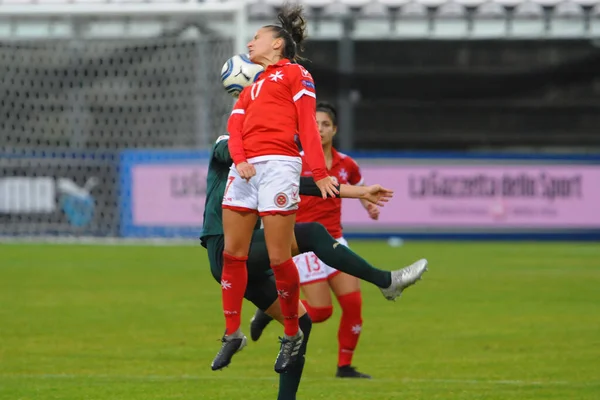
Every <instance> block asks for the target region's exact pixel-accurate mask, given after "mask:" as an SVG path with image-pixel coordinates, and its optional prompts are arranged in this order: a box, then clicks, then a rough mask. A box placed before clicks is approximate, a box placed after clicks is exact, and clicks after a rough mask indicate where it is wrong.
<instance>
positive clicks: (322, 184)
mask: <svg viewBox="0 0 600 400" xmlns="http://www.w3.org/2000/svg"><path fill="white" fill-rule="evenodd" d="M315 183H316V184H317V186H318V187H319V190H320V191H321V196H322V197H323V198H324V199H326V198H327V197H336V196H337V195H338V194H339V193H340V192H339V190H338V188H337V180H336V179H334V178H332V177H331V176H328V177H327V178H323V179H321V180H318V181H316V182H315Z"/></svg>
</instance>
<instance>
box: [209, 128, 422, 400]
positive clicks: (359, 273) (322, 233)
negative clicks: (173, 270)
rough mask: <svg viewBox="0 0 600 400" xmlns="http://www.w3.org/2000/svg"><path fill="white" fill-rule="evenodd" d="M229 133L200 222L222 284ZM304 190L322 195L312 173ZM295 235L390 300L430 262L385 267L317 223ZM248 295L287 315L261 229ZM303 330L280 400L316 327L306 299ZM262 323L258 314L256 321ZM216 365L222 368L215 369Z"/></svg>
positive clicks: (300, 248)
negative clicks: (341, 243) (340, 242)
mask: <svg viewBox="0 0 600 400" xmlns="http://www.w3.org/2000/svg"><path fill="white" fill-rule="evenodd" d="M228 140H229V136H227V135H223V136H221V137H219V138H218V139H217V142H216V143H215V145H214V146H213V150H212V152H211V158H210V163H209V166H208V174H207V184H206V188H207V193H206V201H205V204H204V222H203V226H202V235H201V237H200V240H201V243H202V246H204V247H205V248H206V249H207V252H208V259H209V262H210V269H211V272H212V275H213V277H214V278H215V280H216V281H217V282H220V283H221V286H222V287H226V286H228V285H229V282H228V281H226V280H224V279H222V269H223V248H224V236H223V223H222V222H223V220H222V208H221V201H222V198H223V194H224V193H225V188H226V186H227V177H228V173H229V169H230V166H231V163H232V161H233V160H232V159H231V156H230V154H229V150H228V146H227V144H228ZM299 191H300V193H302V194H304V195H308V194H312V195H313V196H320V194H321V192H320V190H319V189H318V187H317V186H316V185H315V184H314V181H313V180H312V179H311V178H301V182H300V187H299ZM339 191H340V196H344V197H354V198H361V199H365V200H368V201H369V202H372V203H374V204H377V203H379V204H382V203H381V202H385V201H387V199H388V198H389V197H390V196H391V192H390V191H388V190H386V189H383V188H381V186H379V185H372V186H369V187H354V186H350V185H343V184H342V185H340V186H339ZM294 232H295V237H296V240H295V241H294V243H293V244H292V246H293V249H292V253H293V254H294V255H296V254H299V253H304V252H309V251H312V252H314V253H315V254H317V255H318V257H319V258H320V259H322V260H325V261H326V262H327V263H328V264H329V265H332V266H333V267H335V268H338V269H340V270H344V271H345V272H347V273H349V274H352V275H354V276H356V277H359V278H360V279H362V280H365V281H367V282H370V283H372V284H374V285H376V286H377V287H379V288H380V290H381V292H382V294H383V295H384V297H385V298H386V299H388V300H394V299H395V298H396V297H398V296H399V295H400V294H401V293H402V291H403V290H404V289H406V288H407V287H408V286H410V285H412V284H414V283H415V282H416V281H417V280H418V279H420V277H421V275H422V274H423V273H424V272H425V270H426V267H427V262H426V261H425V260H419V261H417V262H416V263H414V264H412V265H410V266H408V267H405V268H402V269H399V270H397V271H392V272H390V271H383V270H380V269H377V268H375V267H373V266H371V265H370V264H369V263H367V262H366V261H365V260H363V259H362V258H361V257H359V256H358V255H356V254H355V253H354V252H352V251H351V250H350V249H348V248H347V247H345V246H337V247H335V246H334V244H336V243H337V242H336V241H335V239H333V238H332V237H331V236H330V235H329V234H328V233H327V231H326V230H325V228H324V227H323V226H322V225H321V224H318V223H305V224H298V225H296V226H295V229H294ZM244 297H245V298H246V299H248V300H249V301H251V302H252V303H254V305H256V307H258V310H259V312H260V313H261V314H260V315H259V314H258V313H257V316H259V317H260V316H261V315H262V316H263V317H264V318H263V321H266V322H269V321H271V317H273V318H275V319H276V320H277V321H279V322H281V323H282V324H283V321H284V318H283V315H282V314H281V308H280V305H279V302H278V301H277V297H278V296H277V289H276V286H275V281H274V279H273V271H272V270H271V268H270V267H269V256H268V254H267V247H266V244H265V235H264V231H263V230H262V229H258V226H256V230H255V231H254V235H253V237H252V241H251V244H250V250H249V257H248V285H247V287H246V291H245V293H244ZM298 307H299V312H298V314H299V315H300V319H299V324H300V329H302V330H303V332H304V339H303V342H302V345H301V346H300V349H299V352H298V362H297V363H296V364H295V365H294V366H293V367H291V368H290V369H289V370H288V372H287V373H285V374H281V375H280V376H279V397H278V400H294V399H295V398H296V397H295V396H296V392H297V390H298V385H299V383H300V378H301V375H302V370H303V366H304V354H305V352H306V346H307V342H308V338H309V334H310V330H311V327H312V322H311V320H310V318H309V316H308V315H304V313H305V309H304V306H303V305H302V303H299V306H298ZM254 321H255V322H256V323H260V321H259V319H255V320H254ZM266 322H265V323H264V324H263V325H262V327H260V329H259V331H254V330H253V332H252V333H253V339H254V340H257V339H258V337H259V336H260V332H262V329H263V328H264V327H265V326H266ZM234 343H235V344H236V345H237V346H236V347H234V348H233V351H232V347H231V346H228V347H223V348H222V349H223V350H224V352H223V356H222V357H221V360H222V364H220V365H217V366H216V365H214V364H213V369H220V368H223V367H225V366H227V365H228V364H229V362H230V361H231V357H232V356H233V355H234V354H235V353H236V352H237V351H239V350H241V349H242V348H243V347H244V346H245V345H246V340H245V338H244V339H234ZM216 367H218V368H216Z"/></svg>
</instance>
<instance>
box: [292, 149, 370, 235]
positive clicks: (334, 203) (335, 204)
mask: <svg viewBox="0 0 600 400" xmlns="http://www.w3.org/2000/svg"><path fill="white" fill-rule="evenodd" d="M331 153H332V155H333V160H332V163H331V169H330V170H328V171H327V172H328V173H329V176H335V177H336V178H337V180H338V182H339V183H340V184H342V183H346V184H350V185H362V184H363V178H362V175H361V173H360V168H359V167H358V164H357V163H356V161H354V160H353V159H352V158H351V157H349V156H347V155H345V154H343V153H339V152H337V151H336V150H335V149H331ZM310 175H311V171H310V170H309V169H308V168H307V166H306V164H304V163H303V164H302V176H310ZM296 222H320V223H321V224H323V226H325V228H326V229H327V232H329V234H330V235H331V236H333V237H334V238H336V239H338V238H340V237H342V199H340V198H328V199H326V200H323V199H322V198H320V197H314V196H300V208H299V209H298V212H297V213H296Z"/></svg>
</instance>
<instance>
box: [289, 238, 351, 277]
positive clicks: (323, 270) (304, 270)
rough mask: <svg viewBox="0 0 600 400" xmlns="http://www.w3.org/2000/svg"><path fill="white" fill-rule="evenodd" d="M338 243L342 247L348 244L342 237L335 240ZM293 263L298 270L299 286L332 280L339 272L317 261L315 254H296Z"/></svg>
mask: <svg viewBox="0 0 600 400" xmlns="http://www.w3.org/2000/svg"><path fill="white" fill-rule="evenodd" d="M336 240H337V241H338V243H340V244H341V245H344V246H346V247H347V246H348V242H347V241H346V239H344V238H343V237H341V238H338V239H336ZM294 263H295V264H296V267H297V268H298V275H300V284H301V285H306V284H308V283H315V282H319V281H325V280H327V279H330V278H332V277H333V276H335V275H336V274H338V273H339V272H340V271H338V270H337V269H335V268H332V267H330V266H329V265H327V264H325V263H324V262H323V261H321V260H319V258H318V257H317V256H316V254H315V253H313V252H312V251H311V252H308V253H302V254H298V255H297V256H295V257H294Z"/></svg>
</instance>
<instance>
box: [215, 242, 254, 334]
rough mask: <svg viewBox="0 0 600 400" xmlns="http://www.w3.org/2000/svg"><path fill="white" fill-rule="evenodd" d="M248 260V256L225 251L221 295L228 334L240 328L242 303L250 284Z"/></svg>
mask: <svg viewBox="0 0 600 400" xmlns="http://www.w3.org/2000/svg"><path fill="white" fill-rule="evenodd" d="M246 260H248V257H234V256H232V255H229V254H227V253H225V252H223V272H222V274H221V295H222V298H223V314H225V327H226V332H225V334H226V335H231V334H232V333H234V332H235V331H237V330H238V329H239V328H240V323H241V320H240V319H241V315H242V303H243V301H244V293H246V285H247V284H248V271H247V270H246Z"/></svg>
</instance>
